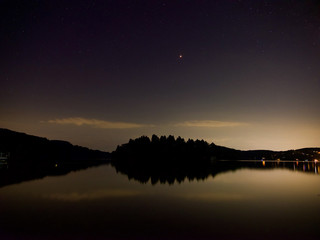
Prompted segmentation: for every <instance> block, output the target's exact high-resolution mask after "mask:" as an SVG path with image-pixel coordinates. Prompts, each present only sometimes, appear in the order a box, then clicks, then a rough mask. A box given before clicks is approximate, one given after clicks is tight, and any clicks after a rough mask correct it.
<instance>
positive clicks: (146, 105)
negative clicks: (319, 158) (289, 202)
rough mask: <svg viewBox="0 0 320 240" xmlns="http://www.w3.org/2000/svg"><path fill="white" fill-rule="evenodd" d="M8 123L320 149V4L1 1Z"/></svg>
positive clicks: (53, 131)
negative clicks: (316, 147)
mask: <svg viewBox="0 0 320 240" xmlns="http://www.w3.org/2000/svg"><path fill="white" fill-rule="evenodd" d="M0 16H1V17H0V89H1V91H0V92H1V93H0V112H1V113H0V127H2V128H9V129H11V130H15V131H20V132H25V133H28V134H33V135H37V136H42V137H47V138H49V139H61V140H67V141H70V142H71V143H73V144H77V145H82V146H86V147H90V148H94V149H101V150H106V151H113V150H115V148H116V146H117V145H118V144H122V143H125V142H127V141H128V140H129V139H130V138H136V137H139V136H141V135H147V136H150V137H151V135H152V134H153V133H155V134H157V135H169V134H172V135H175V136H181V137H183V138H185V139H188V138H193V139H204V140H206V141H209V142H214V143H216V144H218V145H224V146H227V147H233V148H238V149H272V150H287V149H295V148H302V147H315V146H318V147H319V146H320V108H319V103H320V2H319V1H316V0H314V1H312V0H273V1H272V0H264V1H263V0H261V1H260V0H248V1H246V0H242V1H240V0H238V1H236V0H219V1H215V0H207V1H205V0H195V1H191V0H190V1H188V0H184V1H175V0H168V1H160V0H148V1H147V0H146V1H138V0H136V1H121V0H113V1H102V0H101V1H99V0H96V1H94V0H91V1H81V0H71V1H59V0H57V1H48V0H47V1H41V0H38V1H36V0H28V1H26V0H21V1H16V0H5V1H0Z"/></svg>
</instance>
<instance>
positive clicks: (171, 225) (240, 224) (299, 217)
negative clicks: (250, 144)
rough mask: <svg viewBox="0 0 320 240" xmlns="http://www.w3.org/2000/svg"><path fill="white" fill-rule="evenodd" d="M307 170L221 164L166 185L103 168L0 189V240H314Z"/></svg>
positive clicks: (313, 184) (314, 197)
mask: <svg viewBox="0 0 320 240" xmlns="http://www.w3.org/2000/svg"><path fill="white" fill-rule="evenodd" d="M308 164H309V165H310V172H307V171H306V172H303V171H302V170H301V169H303V165H305V169H306V170H308ZM289 166H290V167H289ZM293 166H295V167H296V172H294V171H293ZM312 166H313V165H312V163H303V162H299V163H298V166H297V164H296V162H295V161H294V162H286V163H282V162H280V163H278V162H273V163H271V162H268V161H265V166H264V165H263V162H261V161H256V162H228V161H224V162H217V163H214V164H213V165H212V169H215V172H209V173H208V175H203V176H207V177H206V178H204V179H205V181H202V180H201V181H190V182H189V181H187V179H185V180H184V182H183V183H182V182H181V184H171V185H170V186H169V184H155V185H152V181H151V177H150V178H149V181H148V182H147V184H141V183H140V182H139V181H136V180H134V178H132V179H133V181H128V176H127V175H126V174H117V173H116V169H115V168H114V167H112V166H111V165H104V166H99V167H94V168H89V169H87V170H85V171H77V172H71V173H70V174H67V175H65V176H58V177H57V176H54V177H53V176H52V177H46V178H44V179H41V180H35V181H28V182H24V183H21V184H14V185H10V186H6V187H2V188H0V196H1V197H0V203H1V204H0V215H1V218H0V239H21V240H22V239H23V240H24V239H68V240H69V239H119V240H120V239H243V240H244V239H245V240H247V239H271V238H272V239H305V240H306V239H308V240H311V239H317V237H318V229H317V228H314V227H313V228H310V224H311V223H312V224H313V225H314V226H318V225H319V224H320V218H319V211H320V202H319V201H320V198H319V197H318V194H319V193H320V188H319V186H320V178H319V177H318V176H317V175H315V174H314V171H311V170H312ZM212 169H211V170H212ZM218 169H219V170H218ZM184 170H186V169H184ZM199 170H200V168H198V169H197V171H193V172H192V176H195V178H194V180H196V179H197V178H196V177H197V172H199ZM181 172H182V171H181ZM200 173H201V171H200ZM307 173H309V174H307ZM189 174H191V172H190V173H189ZM171 177H173V179H176V177H175V176H174V175H173V174H172V176H171ZM153 179H156V177H155V176H153ZM199 179H201V178H199ZM153 181H154V182H155V180H153ZM154 182H153V183H154ZM158 183H160V182H158ZM165 183H168V182H165ZM174 183H176V180H174Z"/></svg>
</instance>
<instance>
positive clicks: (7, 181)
mask: <svg viewBox="0 0 320 240" xmlns="http://www.w3.org/2000/svg"><path fill="white" fill-rule="evenodd" d="M102 164H106V163H105V162H101V161H90V162H82V163H79V164H75V163H61V164H59V165H55V166H35V165H31V166H27V165H26V166H23V167H22V166H21V165H20V166H18V167H17V166H14V167H10V166H9V167H8V168H7V169H0V187H4V186H7V185H11V184H16V183H21V182H25V181H30V180H35V179H41V178H44V177H47V176H62V175H66V174H68V173H70V172H73V171H78V170H84V169H87V168H90V167H94V166H99V165H102Z"/></svg>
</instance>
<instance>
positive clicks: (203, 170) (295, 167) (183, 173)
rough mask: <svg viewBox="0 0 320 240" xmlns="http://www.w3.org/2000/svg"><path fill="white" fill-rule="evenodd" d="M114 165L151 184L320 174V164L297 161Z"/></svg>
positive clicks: (119, 169)
mask: <svg viewBox="0 0 320 240" xmlns="http://www.w3.org/2000/svg"><path fill="white" fill-rule="evenodd" d="M112 165H113V166H114V167H115V168H116V170H117V172H119V173H122V174H125V175H127V176H128V179H129V180H136V181H139V182H140V183H147V182H149V181H150V182H151V183H152V184H157V183H161V184H174V183H181V182H184V181H186V180H189V181H192V180H197V181H199V180H205V179H207V178H208V177H210V176H212V177H215V176H216V175H218V174H220V173H224V172H228V171H235V170H239V169H259V170H272V169H288V170H291V171H299V172H304V173H310V174H319V172H320V164H319V163H314V162H301V161H300V162H295V161H285V162H284V161H282V162H277V161H234V160H233V161H215V162H213V163H211V164H208V165H207V166H204V165H203V166H191V165H189V166H185V167H182V168H175V169H172V168H171V169H170V168H169V169H166V168H165V167H159V166H155V167H151V168H150V166H148V167H142V166H139V165H130V166H129V165H121V164H117V163H115V162H113V163H112Z"/></svg>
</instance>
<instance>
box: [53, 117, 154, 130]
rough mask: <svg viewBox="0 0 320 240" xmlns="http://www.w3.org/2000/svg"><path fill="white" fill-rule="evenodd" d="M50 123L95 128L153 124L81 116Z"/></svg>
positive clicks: (120, 127)
mask: <svg viewBox="0 0 320 240" xmlns="http://www.w3.org/2000/svg"><path fill="white" fill-rule="evenodd" d="M48 123H53V124H61V125H67V124H71V125H77V126H83V125H87V126H92V127H95V128H105V129H126V128H141V127H152V125H144V124H137V123H128V122H109V121H104V120H99V119H87V118H81V117H74V118H62V119H54V120H49V121H48Z"/></svg>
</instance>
